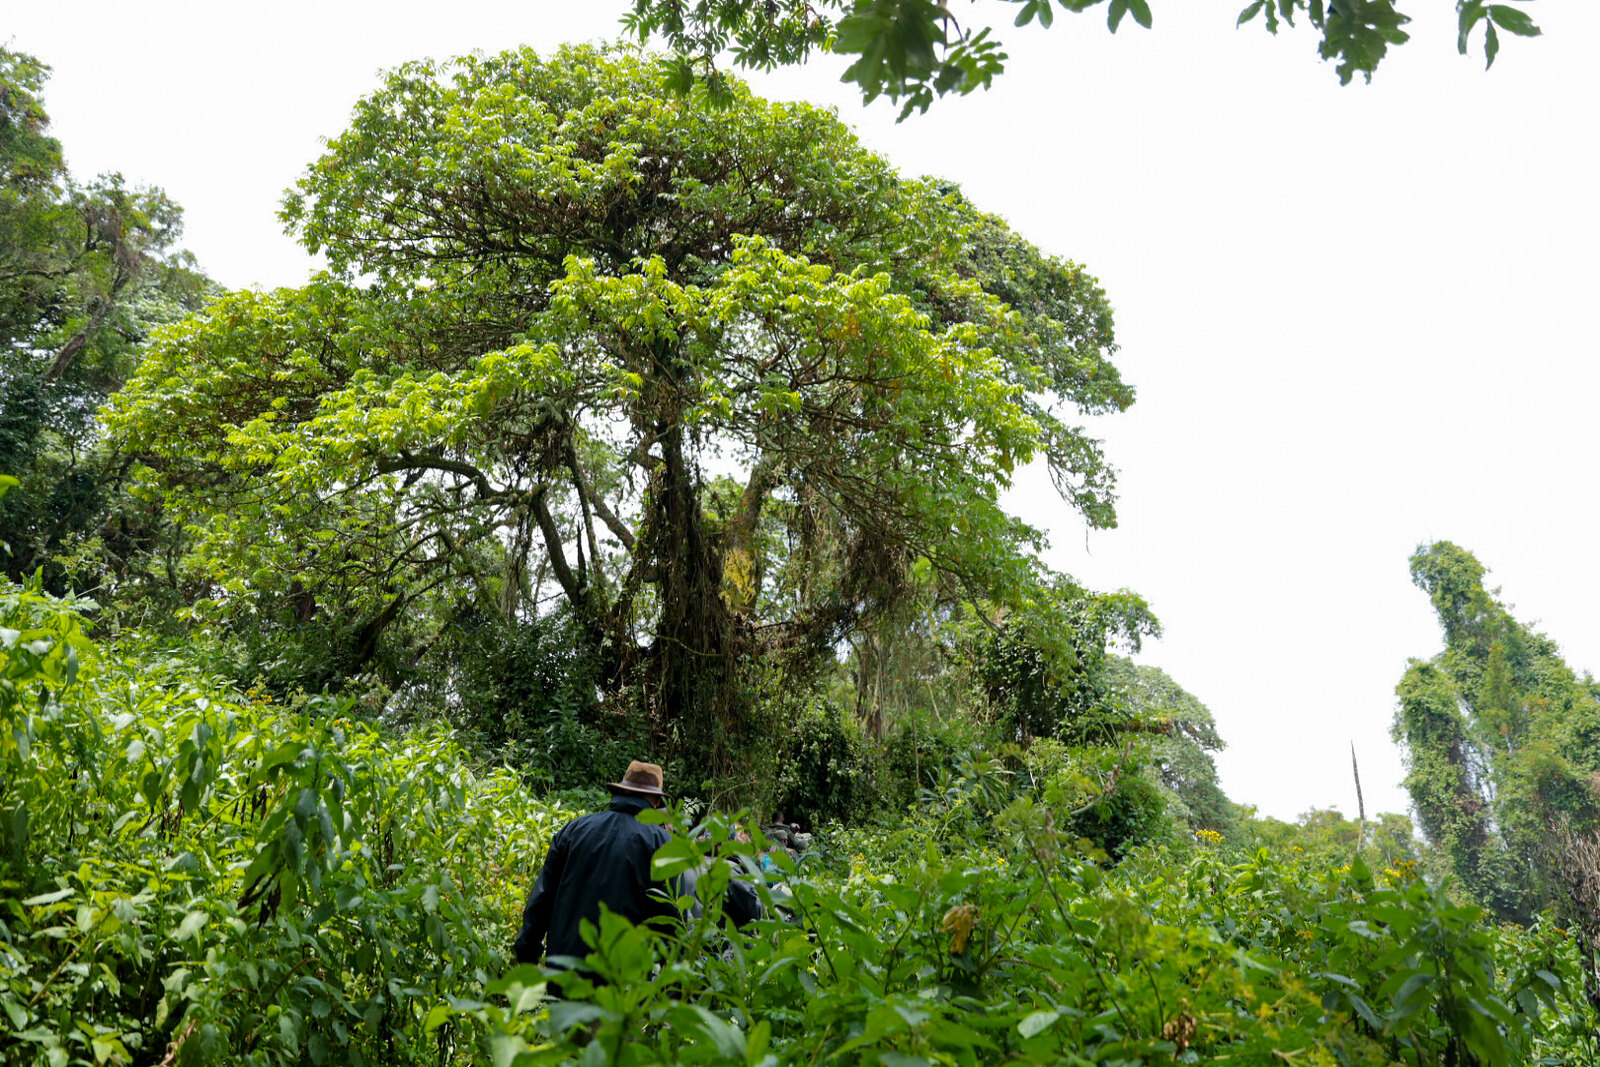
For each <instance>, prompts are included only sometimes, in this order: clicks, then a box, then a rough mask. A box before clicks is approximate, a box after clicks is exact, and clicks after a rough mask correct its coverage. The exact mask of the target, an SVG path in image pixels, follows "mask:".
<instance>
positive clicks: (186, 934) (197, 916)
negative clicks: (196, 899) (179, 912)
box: [172, 911, 210, 941]
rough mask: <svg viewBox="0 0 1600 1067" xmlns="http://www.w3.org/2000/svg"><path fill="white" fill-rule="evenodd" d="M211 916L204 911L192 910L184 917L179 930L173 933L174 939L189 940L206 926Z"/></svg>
mask: <svg viewBox="0 0 1600 1067" xmlns="http://www.w3.org/2000/svg"><path fill="white" fill-rule="evenodd" d="M209 918H210V916H209V915H207V914H206V913H205V912H203V911H191V912H190V913H189V914H187V915H185V916H184V917H183V922H181V923H179V924H178V929H177V931H176V932H174V933H173V935H172V938H173V940H174V941H187V940H189V938H191V937H194V936H195V935H196V934H198V933H199V932H200V930H201V928H202V927H204V926H205V924H206V920H207V919H209Z"/></svg>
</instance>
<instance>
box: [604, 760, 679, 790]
mask: <svg viewBox="0 0 1600 1067" xmlns="http://www.w3.org/2000/svg"><path fill="white" fill-rule="evenodd" d="M661 785H662V776H661V767H660V766H659V765H657V764H654V763H641V762H639V761H638V760H634V761H633V762H632V763H630V764H628V773H627V774H624V775H623V776H622V781H620V782H608V783H606V788H607V789H609V790H611V792H612V793H614V794H615V793H629V794H632V795H634V796H641V797H664V796H666V795H667V794H665V793H663V792H662V791H661Z"/></svg>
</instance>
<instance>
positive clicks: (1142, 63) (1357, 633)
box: [0, 0, 1600, 818]
mask: <svg viewBox="0 0 1600 1067" xmlns="http://www.w3.org/2000/svg"><path fill="white" fill-rule="evenodd" d="M952 4H953V6H954V8H955V10H956V11H957V12H958V13H961V12H963V11H970V12H979V13H981V12H983V11H985V10H991V11H998V12H999V16H1000V17H1002V18H1004V17H1005V16H1006V15H1008V14H1009V12H1010V10H1014V9H1010V8H1009V5H995V4H993V3H991V2H989V0H985V2H984V4H982V5H980V6H978V7H976V8H971V9H968V8H967V7H966V5H965V4H964V3H962V2H961V0H952ZM1151 6H1152V8H1153V9H1154V12H1155V19H1156V23H1155V29H1154V30H1153V31H1149V32H1145V31H1141V30H1139V28H1138V27H1136V26H1133V25H1132V21H1131V20H1128V22H1127V23H1126V24H1125V25H1124V28H1123V29H1122V31H1121V32H1120V33H1119V34H1118V35H1116V36H1115V37H1112V36H1111V35H1109V34H1107V33H1106V31H1105V23H1104V14H1103V8H1102V9H1100V10H1099V11H1098V12H1096V13H1091V14H1089V15H1084V16H1070V15H1066V14H1062V15H1059V16H1058V18H1057V21H1056V24H1055V27H1054V28H1053V29H1051V30H1050V31H1048V32H1044V31H1040V30H1038V29H1037V28H1035V27H1029V28H1028V29H1025V30H1017V29H1005V30H1003V31H1002V32H1001V36H1002V38H1003V39H1004V40H1005V42H1006V44H1007V45H1008V46H1009V48H1008V50H1009V51H1010V53H1011V57H1012V59H1011V68H1012V69H1011V70H1010V71H1008V72H1007V73H1006V74H1005V75H1004V76H1002V77H1001V78H1000V79H999V80H998V81H997V82H996V85H995V88H994V89H993V90H992V91H990V92H988V93H984V94H980V95H977V96H974V97H972V98H969V99H964V100H947V101H943V102H941V103H938V104H936V105H935V106H934V108H933V110H932V111H931V112H930V113H929V114H928V115H927V116H924V117H921V118H916V119H913V120H910V121H907V122H906V123H904V124H902V125H898V126H897V125H896V124H895V123H894V121H893V116H894V112H893V110H892V109H891V108H890V107H889V106H888V105H886V104H879V105H875V106H874V107H872V108H865V109H864V108H862V107H861V106H860V104H859V100H858V98H857V97H855V96H854V95H853V94H852V93H851V91H850V90H849V89H848V88H847V87H842V86H839V85H838V84H837V83H836V81H835V79H836V77H837V73H838V71H839V70H840V69H841V64H839V63H838V62H836V61H827V62H822V63H814V64H812V65H811V66H809V67H807V68H805V69H802V70H798V71H789V72H785V73H783V74H781V75H780V76H775V77H767V78H757V79H753V80H754V81H755V82H756V83H757V86H758V89H759V90H760V91H763V92H765V93H767V94H768V95H771V96H782V97H789V98H805V99H809V100H813V101H815V102H818V103H822V104H828V105H834V106H837V107H838V108H839V111H840V114H841V116H842V117H843V118H844V119H845V120H846V121H847V122H849V123H851V124H853V125H854V126H856V127H857V128H858V130H859V131H860V134H861V137H862V138H863V140H864V141H865V142H866V144H867V145H868V146H870V147H872V148H874V149H875V150H878V151H880V152H882V153H884V154H885V155H887V156H888V157H889V159H890V160H891V161H892V162H894V163H895V164H896V165H897V166H899V167H900V168H901V169H902V170H904V171H906V172H908V173H919V174H920V173H925V174H936V175H939V176H941V177H947V178H951V179H954V180H956V181H958V182H960V183H961V184H962V185H963V186H964V187H965V188H966V190H967V192H968V193H969V194H970V195H971V197H972V199H973V200H974V201H975V202H976V203H978V204H979V205H980V206H982V207H983V208H985V209H987V210H989V211H992V212H995V213H997V214H999V215H1002V216H1004V217H1005V218H1007V219H1008V220H1009V221H1010V222H1011V223H1012V225H1013V226H1014V227H1015V228H1016V229H1017V230H1018V231H1020V232H1021V233H1022V234H1023V235H1025V236H1027V237H1029V238H1030V239H1032V240H1033V241H1034V242H1035V243H1037V244H1038V245H1040V246H1041V247H1043V248H1045V249H1046V250H1048V251H1050V252H1053V253H1055V254H1058V255H1061V256H1065V257H1067V258H1070V259H1073V260H1075V261H1077V262H1080V263H1083V264H1086V265H1087V266H1088V267H1089V268H1090V269H1091V271H1092V272H1093V273H1094V274H1096V275H1097V276H1098V277H1099V278H1100V280H1101V282H1102V284H1103V285H1104V286H1105V287H1106V289H1107V291H1108V292H1109V294H1110V297H1111V300H1112V303H1113V305H1114V306H1115V308H1116V312H1117V334H1118V338H1119V341H1120V344H1121V354H1120V357H1119V360H1120V364H1121V366H1122V367H1123V371H1124V374H1125V375H1126V376H1127V377H1128V378H1129V379H1130V380H1131V381H1133V382H1134V383H1135V384H1136V385H1137V387H1138V389H1139V400H1138V403H1137V404H1135V405H1134V407H1133V408H1132V409H1130V411H1129V412H1127V413H1126V414H1124V415H1119V416H1115V417H1112V418H1106V419H1103V420H1098V425H1097V426H1096V432H1097V433H1099V434H1101V435H1102V436H1103V437H1104V438H1105V441H1106V448H1107V451H1108V453H1109V455H1110V456H1111V458H1112V460H1113V461H1114V462H1115V463H1116V465H1117V466H1118V467H1119V468H1120V470H1121V472H1122V480H1121V503H1120V516H1121V525H1120V527H1119V528H1118V529H1116V530H1113V531H1109V532H1093V533H1086V531H1085V530H1084V528H1083V525H1082V523H1081V521H1079V520H1078V519H1077V518H1076V517H1075V516H1074V515H1073V514H1072V513H1071V512H1070V511H1069V510H1068V509H1066V508H1065V507H1064V506H1062V505H1060V504H1059V503H1058V502H1056V501H1055V500H1054V498H1053V496H1052V495H1051V494H1050V493H1049V491H1048V490H1047V489H1046V488H1045V487H1044V486H1043V484H1042V483H1040V484H1030V485H1027V486H1024V487H1022V489H1021V491H1019V492H1018V493H1016V494H1014V497H1013V501H1014V504H1015V506H1016V507H1017V508H1018V509H1019V510H1020V511H1022V513H1023V514H1025V515H1026V516H1027V517H1028V518H1030V519H1031V520H1033V521H1035V522H1037V523H1039V524H1041V525H1044V526H1046V527H1048V528H1049V529H1051V530H1052V531H1053V535H1054V540H1055V549H1054V551H1053V553H1052V557H1051V558H1052V562H1053V563H1055V564H1056V565H1058V566H1059V567H1061V568H1062V569H1064V570H1066V571H1068V572H1070V573H1073V574H1074V575H1076V576H1077V577H1078V578H1079V579H1080V580H1083V581H1085V582H1086V583H1088V584H1089V585H1091V586H1092V587H1096V588H1116V587H1124V586H1125V587H1128V588H1131V589H1134V590H1136V591H1138V592H1140V593H1141V594H1143V595H1144V596H1145V597H1146V598H1147V599H1148V600H1149V601H1150V603H1151V605H1152V606H1153V607H1154V609H1155V610H1156V612H1157V613H1158V614H1159V615H1160V617H1161V619H1162V620H1163V622H1164V623H1165V626H1166V634H1165V637H1164V638H1162V639H1161V640H1160V641H1154V642H1150V643H1148V644H1147V645H1146V647H1145V650H1144V652H1143V654H1142V656H1141V657H1140V658H1141V659H1142V660H1143V661H1145V662H1148V663H1153V664H1156V665H1158V666H1160V667H1162V668H1164V669H1165V670H1167V671H1168V673H1170V674H1171V675H1172V676H1173V677H1174V678H1176V679H1177V680H1178V681H1179V682H1180V683H1181V684H1182V685H1184V686H1185V687H1186V688H1188V689H1189V690H1190V691H1192V692H1193V693H1195V694H1196V695H1197V696H1199V697H1200V698H1201V699H1202V700H1203V701H1205V702H1206V704H1207V705H1208V706H1209V707H1210V708H1211V709H1212V711H1213V712H1214V713H1215V715H1216V718H1217V722H1218V724H1219V726H1220V728H1221V731H1222V734H1223V736H1224V738H1225V739H1226V740H1227V742H1228V749H1227V751H1226V752H1224V753H1223V754H1222V755H1221V757H1220V759H1219V765H1220V766H1221V768H1222V773H1223V785H1224V787H1225V788H1226V789H1227V790H1228V792H1229V793H1230V795H1232V796H1233V797H1234V798H1235V799H1237V800H1240V801H1242V802H1245V803H1249V804H1255V805H1257V806H1258V807H1259V808H1260V810H1261V811H1262V812H1263V813H1264V814H1270V815H1275V816H1279V817H1284V818H1292V817H1293V816H1295V815H1296V814H1298V813H1300V812H1302V811H1304V810H1306V809H1308V808H1312V807H1329V806H1332V807H1338V808H1340V809H1341V810H1343V811H1345V812H1347V813H1349V814H1352V815H1353V814H1354V812H1355V797H1354V789H1353V786H1352V784H1351V776H1350V766H1349V752H1350V746H1351V744H1352V743H1353V744H1354V745H1355V747H1356V750H1357V752H1358V755H1359V757H1360V760H1361V769H1362V783H1363V786H1364V788H1365V793H1366V802H1367V808H1368V811H1369V812H1370V811H1374V810H1390V811H1399V810H1405V808H1406V806H1407V802H1406V798H1405V795H1404V792H1403V791H1402V789H1401V787H1400V779H1401V776H1402V773H1403V770H1402V767H1401V762H1400V757H1399V753H1398V752H1397V750H1396V749H1395V746H1394V745H1393V743H1392V742H1391V741H1390V738H1389V726H1390V722H1391V720H1392V718H1393V712H1394V694H1393V690H1394V685H1395V683H1396V681H1398V679H1399V676H1400V674H1401V672H1402V670H1403V669H1404V666H1405V662H1406V659H1407V658H1408V657H1412V656H1418V657H1427V656H1431V655H1433V654H1434V653H1435V652H1437V651H1438V649H1439V647H1440V636H1439V632H1438V628H1437V626H1436V624H1435V622H1434V619H1433V616H1432V613H1431V610H1430V608H1429V605H1428V603H1427V599H1426V597H1425V596H1424V595H1423V594H1422V593H1421V592H1420V591H1418V590H1416V589H1414V588H1413V587H1412V586H1411V584H1410V581H1409V577H1408V574H1407V569H1406V560H1407V558H1408V556H1409V555H1410V553H1411V552H1412V550H1413V549H1414V548H1415V546H1416V545H1417V544H1419V543H1420V542H1424V541H1430V540H1434V539H1441V538H1448V539H1450V540H1454V541H1456V542H1457V543H1459V544H1461V545H1463V546H1465V547H1467V548H1468V549H1470V550H1472V551H1473V552H1475V553H1477V554H1478V557H1479V559H1480V560H1482V562H1483V563H1484V564H1485V565H1486V566H1488V567H1489V568H1490V570H1491V574H1490V579H1491V582H1492V583H1495V584H1499V585H1500V586H1502V587H1503V590H1504V595H1505V597H1506V598H1507V599H1508V600H1509V601H1510V602H1512V603H1513V604H1514V605H1515V606H1516V608H1517V611H1518V614H1519V617H1520V618H1522V619H1523V620H1524V621H1534V622H1536V623H1537V625H1538V627H1539V628H1540V629H1542V630H1544V631H1545V632H1547V633H1548V634H1550V635H1551V636H1552V637H1553V638H1555V639H1556V640H1557V641H1558V642H1559V643H1560V644H1561V646H1562V648H1563V649H1564V650H1565V651H1566V654H1567V656H1568V659H1569V662H1571V663H1572V664H1573V666H1574V667H1576V668H1578V669H1580V670H1583V669H1589V668H1592V667H1593V666H1595V664H1596V663H1597V662H1600V659H1597V653H1600V616H1597V613H1596V612H1595V610H1594V605H1595V604H1596V603H1597V601H1600V572H1597V568H1596V566H1595V562H1594V556H1593V545H1594V542H1593V540H1592V538H1594V537H1595V535H1596V532H1597V531H1596V526H1597V522H1596V520H1597V515H1600V511H1597V508H1596V505H1595V503H1594V497H1595V492H1596V468H1597V459H1596V456H1597V452H1596V449H1595V447H1594V438H1595V435H1596V428H1595V425H1594V418H1593V415H1592V410H1593V404H1594V398H1595V396H1596V386H1597V384H1600V381H1597V379H1600V371H1597V363H1596V360H1595V355H1596V351H1597V349H1600V325H1597V315H1596V309H1597V306H1600V305H1597V301H1596V292H1597V289H1600V266H1597V264H1600V206H1597V190H1600V180H1597V170H1600V167H1597V164H1600V144H1597V133H1600V129H1597V124H1596V119H1595V114H1596V105H1597V103H1600V64H1596V63H1595V62H1594V60H1593V47H1594V43H1595V41H1597V40H1600V5H1597V4H1592V3H1568V4H1535V5H1533V7H1532V11H1533V13H1534V14H1535V15H1536V17H1537V18H1538V19H1539V21H1540V22H1541V23H1542V24H1543V25H1544V28H1545V32H1546V36H1545V37H1544V38H1542V39H1538V40H1533V41H1525V40H1521V39H1515V38H1509V37H1508V38H1506V40H1505V45H1504V48H1503V50H1502V52H1501V55H1500V58H1499V61H1498V62H1497V63H1496V66H1495V69H1494V70H1492V71H1490V72H1488V73H1487V74H1486V73H1484V71H1483V61H1482V59H1481V57H1478V56H1474V57H1471V58H1462V57H1459V56H1457V55H1456V53H1455V32H1454V27H1453V25H1452V24H1451V19H1452V17H1453V13H1452V10H1451V9H1452V8H1453V7H1454V5H1453V4H1450V3H1448V2H1447V0H1409V3H1406V4H1403V5H1402V7H1403V8H1409V9H1411V10H1410V13H1411V14H1412V15H1413V16H1415V17H1416V19H1417V21H1416V22H1415V23H1413V24H1412V27H1411V28H1412V30H1413V37H1414V39H1413V41H1412V42H1411V43H1410V44H1408V45H1406V46H1405V47H1403V48H1401V49H1399V50H1398V51H1397V52H1396V53H1395V54H1393V55H1392V56H1391V57H1390V59H1389V61H1388V62H1387V63H1386V64H1385V65H1384V66H1383V67H1382V68H1380V70H1379V72H1378V75H1377V77H1376V78H1375V79H1374V82H1373V84H1372V85H1370V86H1363V85H1359V84H1357V85H1352V86H1350V87H1348V88H1343V89H1341V88H1340V87H1339V85H1338V81H1337V78H1336V77H1335V76H1334V73H1333V70H1332V68H1331V67H1330V66H1329V65H1327V64H1324V63H1321V62H1319V61H1318V60H1317V58H1316V55H1315V41H1314V39H1313V37H1312V36H1311V35H1310V34H1309V33H1288V34H1286V35H1285V36H1283V37H1280V38H1277V39H1273V38H1270V37H1268V36H1267V35H1266V33H1265V32H1264V31H1262V30H1261V29H1259V28H1258V27H1247V28H1245V29H1242V30H1235V29H1234V28H1233V18H1234V15H1235V14H1236V12H1237V9H1238V8H1239V7H1242V6H1244V0H1223V2H1216V0H1208V2H1205V3H1197V2H1194V0H1156V2H1155V3H1152V5H1151ZM627 7H628V4H627V3H625V2H618V0H582V2H580V0H523V2H521V3H495V2H485V0H456V2H454V3H450V4H439V3H418V2H413V0H399V2H397V0H388V2H383V3H373V2H367V0H360V2H356V0H321V2H318V3H307V2H305V0H279V2H275V3H271V4H222V3H217V2H216V0H209V2H206V3H199V2H193V3H185V2H176V0H166V2H154V0H152V2H140V0H117V2H105V0H93V2H84V0H52V2H50V3H39V2H38V0H26V2H24V0H0V41H4V40H9V42H10V44H11V46H12V47H14V48H18V49H21V50H24V51H28V52H32V53H34V54H36V55H38V56H39V57H40V58H42V59H44V60H45V61H46V62H48V63H50V64H51V65H52V66H53V67H54V75H53V77H52V79H51V81H50V83H49V85H48V86H47V88H46V97H45V98H46V103H47V106H48V108H49V111H50V114H51V116H52V118H53V120H54V129H55V132H56V134H57V136H58V137H59V138H60V139H61V141H62V143H63V145H64V146H65V148H66V151H67V156H68V162H69V164H70V165H71V167H72V169H73V171H74V173H76V174H78V175H80V176H84V177H87V176H89V175H91V174H93V173H96V172H99V171H106V170H120V171H122V172H123V173H124V174H125V175H126V176H127V177H128V178H129V179H130V180H133V181H136V182H140V183H148V184H156V185H160V186H162V187H164V188H165V189H166V190H167V191H168V192H170V193H171V194H172V195H173V196H174V197H175V198H176V199H177V200H178V202H179V203H181V204H183V205H184V207H185V209H186V218H187V235H186V241H185V243H186V245H187V246H188V247H189V248H190V249H191V250H192V251H194V252H195V253H196V254H197V255H198V256H199V259H200V263H201V266H202V267H203V268H204V269H205V270H206V271H208V272H209V273H210V274H211V275H212V276H213V277H215V278H217V279H218V280H220V281H222V282H224V283H225V284H228V285H230V286H249V285H260V286H268V287H270V286H278V285H294V284H298V283H300V282H302V281H303V280H304V279H305V277H306V276H307V274H308V272H309V270H310V269H311V264H310V262H309V260H308V259H307V258H306V257H305V256H304V255H303V254H302V253H301V252H300V251H299V249H298V248H297V247H296V246H295V245H294V244H293V243H292V242H291V241H289V240H288V239H287V238H286V237H284V236H283V235H282V234H281V233H280V231H279V226H278V224H277V222H276V220H275V217H274V213H275V210H276V206H277V202H278V198H279V196H280V195H281V193H282V191H283V189H284V188H285V187H287V186H288V185H289V184H290V183H291V182H292V181H293V180H294V178H295V177H296V175H297V174H298V173H299V171H300V169H301V168H302V167H304V166H305V165H306V164H307V163H308V162H310V161H311V160H312V159H313V158H314V157H315V156H316V154H317V153H318V151H319V148H320V139H321V138H324V137H327V136H330V135H332V134H335V133H337V132H339V130H341V129H342V128H343V126H344V123H345V121H346V119H347V117H348V115H349V113H350V108H351V105H352V104H353V103H354V101H355V100H356V98H357V97H358V96H360V95H361V94H362V93H364V92H366V91H368V90H370V89H371V88H373V87H374V86H375V84H376V77H377V73H378V71H380V70H381V69H383V68H386V67H389V66H392V65H394V64H396V63H399V62H402V61H404V60H407V59H412V58H418V57H424V56H434V57H443V56H448V55H454V54H459V53H462V52H466V51H471V50H474V49H482V50H486V51H494V50H498V49H501V48H506V47H511V46H515V45H521V44H531V45H533V46H535V47H538V48H541V49H547V48H550V47H553V46H554V45H556V44H558V43H560V42H563V41H573V40H600V39H605V38H609V37H612V36H615V35H616V33H617V32H618V31H617V29H616V18H617V16H618V15H619V14H620V13H621V12H622V11H623V10H625V9H626V8H627ZM1007 21H1009V20H1007Z"/></svg>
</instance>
